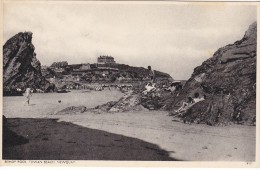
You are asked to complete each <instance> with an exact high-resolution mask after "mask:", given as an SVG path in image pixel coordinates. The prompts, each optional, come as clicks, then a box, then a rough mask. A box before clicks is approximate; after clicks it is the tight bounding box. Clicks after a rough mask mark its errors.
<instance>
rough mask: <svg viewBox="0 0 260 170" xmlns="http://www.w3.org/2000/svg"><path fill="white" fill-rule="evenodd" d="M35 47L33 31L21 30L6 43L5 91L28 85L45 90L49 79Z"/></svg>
mask: <svg viewBox="0 0 260 170" xmlns="http://www.w3.org/2000/svg"><path fill="white" fill-rule="evenodd" d="M34 49H35V48H34V45H33V44H32V33H31V32H24V33H22V32H20V33H18V34H16V35H15V36H13V37H12V38H10V39H9V40H8V41H7V42H6V43H5V44H4V47H3V88H4V92H5V91H12V90H14V89H17V88H20V89H24V88H26V87H28V86H30V87H31V88H35V89H36V88H38V89H42V90H44V86H45V85H46V84H47V83H48V81H46V80H45V78H44V77H43V76H42V74H41V63H40V62H39V60H37V58H36V53H34Z"/></svg>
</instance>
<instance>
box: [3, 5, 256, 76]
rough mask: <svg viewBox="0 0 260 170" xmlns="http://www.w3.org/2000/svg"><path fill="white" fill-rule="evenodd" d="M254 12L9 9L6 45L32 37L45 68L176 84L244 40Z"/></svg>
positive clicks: (227, 8)
mask: <svg viewBox="0 0 260 170" xmlns="http://www.w3.org/2000/svg"><path fill="white" fill-rule="evenodd" d="M255 20H256V7H255V6H241V5H218V6H216V5H206V6H203V5H174V4H170V3H165V4H164V3H161V4H153V3H129V4H128V3H106V2H102V3H84V2H78V3H61V2H56V3H40V4H39V3H5V5H4V40H5V41H6V40H7V39H9V38H10V37H11V36H13V35H14V34H16V33H18V32H24V31H32V32H33V44H34V45H35V47H36V49H35V50H36V53H37V58H38V59H39V60H40V61H41V63H42V64H46V65H50V64H51V63H52V62H54V61H60V60H67V61H68V62H69V63H82V62H90V63H93V62H96V58H97V57H98V56H99V55H112V56H114V57H115V59H116V61H117V62H119V63H124V64H130V65H134V66H143V67H147V66H148V65H152V67H153V68H155V69H157V70H160V71H163V72H167V73H169V74H171V75H172V76H173V77H174V78H176V79H187V78H189V77H190V75H191V74H192V72H193V69H194V68H195V67H196V66H198V65H200V64H201V63H202V62H203V61H204V60H205V59H207V58H209V57H211V56H212V54H213V53H214V52H215V51H216V50H217V49H218V48H220V47H222V46H225V45H227V44H230V43H233V42H234V41H236V40H239V39H241V38H242V37H243V35H244V32H245V31H246V29H247V28H248V26H249V24H251V23H252V22H253V21H255Z"/></svg>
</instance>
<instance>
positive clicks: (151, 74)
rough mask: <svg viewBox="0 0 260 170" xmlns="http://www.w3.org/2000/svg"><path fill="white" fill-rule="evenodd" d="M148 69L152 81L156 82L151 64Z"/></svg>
mask: <svg viewBox="0 0 260 170" xmlns="http://www.w3.org/2000/svg"><path fill="white" fill-rule="evenodd" d="M148 70H149V77H150V80H151V83H154V82H155V73H154V70H152V67H151V66H148Z"/></svg>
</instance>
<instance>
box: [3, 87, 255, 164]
mask: <svg viewBox="0 0 260 170" xmlns="http://www.w3.org/2000/svg"><path fill="white" fill-rule="evenodd" d="M77 93H79V92H77ZM37 95H39V97H38V98H39V99H37V98H36V97H35V96H36V95H34V97H35V98H32V104H35V105H32V106H23V104H22V105H20V104H21V103H22V102H23V100H24V98H23V97H21V98H19V99H18V97H5V98H4V115H6V117H7V118H17V117H19V118H37V119H38V118H47V119H57V122H58V123H57V122H51V123H50V122H49V123H48V121H50V120H48V121H47V123H46V125H44V126H43V127H42V129H39V130H37V131H35V132H34V133H35V134H34V136H37V135H36V134H38V135H40V134H41V132H43V131H45V130H46V131H48V128H49V127H52V126H55V128H56V132H55V133H56V134H55V135H54V134H53V133H54V132H53V133H52V132H51V133H50V134H49V133H47V134H45V136H44V137H43V138H48V141H57V140H58V139H56V138H55V136H56V135H58V136H60V138H63V137H62V133H64V131H62V130H61V129H67V133H66V135H67V137H68V138H71V137H73V138H71V139H73V141H74V142H76V143H74V144H73V143H72V144H71V145H69V147H70V151H71V152H73V151H75V153H77V151H78V149H79V148H80V146H81V145H80V141H81V142H82V141H84V140H87V141H86V142H87V143H88V142H90V143H88V144H89V145H90V146H91V145H93V147H95V142H97V141H93V142H92V143H91V141H92V139H91V138H89V137H88V138H82V134H81V133H76V134H75V132H76V131H77V130H76V129H81V130H82V128H83V129H85V130H86V132H87V131H92V132H93V134H96V135H98V136H99V137H100V138H99V140H102V141H103V140H106V136H102V135H101V136H100V133H105V132H109V133H110V135H111V136H113V135H115V136H116V135H119V136H124V138H128V137H129V138H130V139H127V140H126V141H128V140H130V141H132V144H133V145H139V144H140V143H139V142H140V141H141V143H142V142H144V143H143V144H145V143H147V145H150V144H151V145H153V146H154V147H155V148H156V149H157V150H160V152H161V151H162V152H163V153H165V154H164V158H163V159H162V157H157V156H158V155H157V156H152V158H151V157H149V156H148V155H147V157H146V158H143V157H144V156H146V154H143V155H142V159H140V157H138V156H137V155H136V154H135V153H131V154H130V155H132V156H128V157H123V158H122V159H124V158H127V159H129V160H156V159H158V160H168V159H169V157H171V158H172V160H185V161H254V159H255V145H256V138H255V133H256V129H255V127H254V126H243V125H232V126H224V127H211V126H207V125H197V124H190V125H188V124H183V123H180V122H175V121H172V119H173V118H172V117H171V116H168V113H166V112H160V111H150V112H149V111H148V112H147V111H143V112H125V113H103V114H96V113H89V112H85V113H79V114H74V115H56V114H55V112H56V111H57V110H61V109H63V108H65V107H67V106H76V105H77V104H78V105H85V106H87V107H94V106H96V105H99V104H101V103H102V102H103V103H106V102H107V101H111V100H116V99H118V98H120V97H121V95H122V94H121V93H120V92H117V91H102V92H90V93H79V94H76V92H73V93H71V94H69V93H67V94H62V95H64V96H63V97H64V99H62V105H59V103H58V102H55V101H57V99H58V98H60V96H59V95H61V94H54V93H53V94H37ZM41 95H46V96H44V97H41ZM57 96H58V97H57ZM75 96H77V97H75ZM7 98H8V99H7ZM38 100H39V101H38ZM87 101H88V102H87ZM63 102H64V103H63ZM85 102H87V103H85ZM38 105H41V106H38ZM43 106H44V107H43ZM12 121H13V123H14V124H16V127H15V128H14V131H16V132H17V133H21V132H23V135H24V136H25V137H26V130H22V129H23V128H24V129H26V128H27V129H28V128H30V129H33V128H35V127H38V125H37V123H35V122H34V121H35V120H34V119H21V121H20V123H19V121H18V120H14V119H12ZM24 121H25V122H27V123H25V122H24ZM30 121H31V122H32V124H30V123H29V122H30ZM64 122H69V123H68V125H66V123H65V124H64ZM60 123H61V124H60ZM55 124H59V125H55ZM63 126H64V127H63ZM66 126H67V127H66ZM72 126H73V127H72ZM32 127H33V128H32ZM59 127H60V128H59ZM61 127H63V128H61ZM70 128H72V129H74V130H71V131H69V129H70ZM96 130H98V131H96ZM94 131H96V132H94ZM104 131H105V132H104ZM74 134H75V135H74ZM83 134H84V133H83ZM96 135H94V136H96ZM84 136H85V135H84ZM43 138H41V139H43ZM114 139H116V137H113V139H111V141H113V140H114ZM134 140H137V141H138V142H137V143H136V144H135V142H134ZM33 141H35V140H34V138H32V139H31V141H30V142H31V144H30V145H31V147H26V145H28V144H23V145H19V146H15V147H16V148H17V147H18V148H19V149H17V150H16V151H17V152H18V151H19V153H20V154H23V153H24V152H26V153H27V154H29V152H33V150H32V149H29V148H32V147H33V146H35V147H36V146H40V145H44V144H45V143H44V142H48V141H44V140H43V143H42V142H41V143H39V145H38V144H37V142H33ZM30 142H29V143H30ZM78 142H79V143H78ZM138 143H139V144H138ZM56 145H57V146H56ZM61 145H62V146H61ZM63 145H64V146H67V144H66V143H63V142H61V143H59V142H57V144H56V142H55V147H58V146H60V147H63ZM104 145H106V144H104ZM145 145H146V144H145ZM47 146H49V145H46V148H48V147H47ZM106 146H111V145H109V144H108V145H106ZM123 146H124V149H125V152H129V153H130V150H132V148H131V147H130V146H129V145H127V143H124V144H123ZM90 148H91V147H90ZM106 149H107V148H106ZM114 149H115V147H111V149H109V150H107V151H108V152H112V153H113V150H114ZM146 149H147V148H146ZM149 150H151V149H150V148H149V149H148V151H149ZM35 151H37V149H35ZM148 151H147V152H148ZM99 152H100V153H103V151H102V149H100V148H99V149H97V150H96V151H95V152H91V155H92V157H93V158H95V159H107V160H113V159H120V157H116V158H115V157H113V156H112V155H113V154H111V155H110V156H108V157H100V156H98V154H99ZM120 152H121V151H120ZM144 153H146V151H144ZM17 154H18V153H17ZM93 154H94V155H93ZM95 154H97V155H95ZM64 155H67V154H65V153H64ZM155 155H156V154H155ZM159 155H160V154H159ZM67 156H68V155H67ZM60 157H61V158H62V159H66V156H63V154H61V155H60ZM76 157H77V156H76ZM56 158H59V157H56ZM78 158H79V159H81V158H82V157H80V156H79V157H78ZM50 159H55V158H54V157H51V158H50ZM68 159H70V158H68ZM83 159H91V158H90V157H86V158H83Z"/></svg>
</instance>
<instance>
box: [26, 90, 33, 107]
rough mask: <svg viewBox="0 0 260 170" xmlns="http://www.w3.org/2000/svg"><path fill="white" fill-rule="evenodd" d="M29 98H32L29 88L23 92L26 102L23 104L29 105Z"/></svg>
mask: <svg viewBox="0 0 260 170" xmlns="http://www.w3.org/2000/svg"><path fill="white" fill-rule="evenodd" d="M31 96H32V91H31V88H26V90H25V97H26V99H27V100H26V102H25V103H28V105H29V103H30V99H31Z"/></svg>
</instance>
